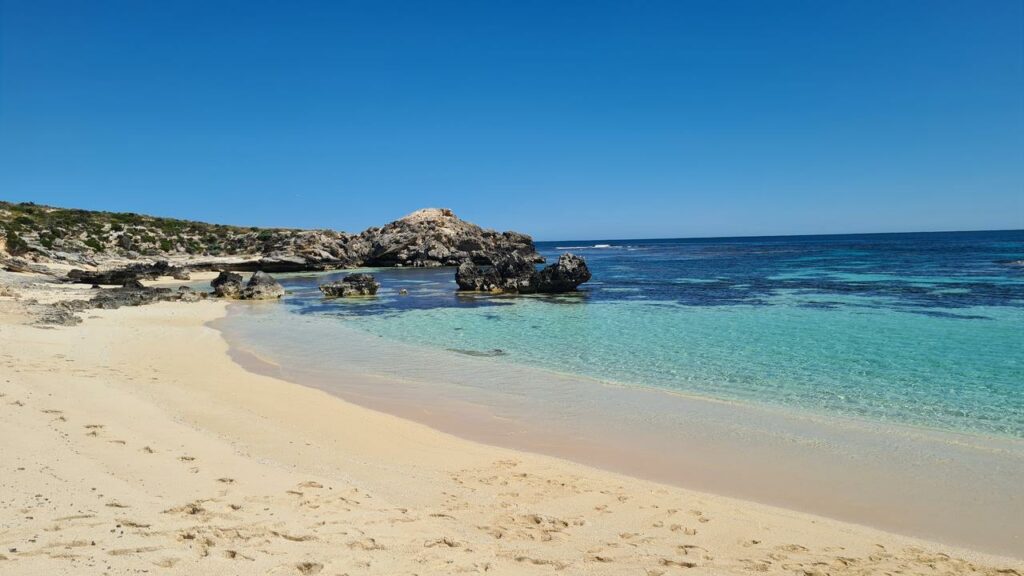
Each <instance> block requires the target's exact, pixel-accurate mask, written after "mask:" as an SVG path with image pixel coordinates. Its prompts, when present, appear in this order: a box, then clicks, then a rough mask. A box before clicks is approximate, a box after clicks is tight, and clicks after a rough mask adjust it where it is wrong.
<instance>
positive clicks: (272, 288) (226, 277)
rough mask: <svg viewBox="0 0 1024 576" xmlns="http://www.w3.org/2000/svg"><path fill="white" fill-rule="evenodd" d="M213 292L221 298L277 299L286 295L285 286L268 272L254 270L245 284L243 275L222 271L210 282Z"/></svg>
mask: <svg viewBox="0 0 1024 576" xmlns="http://www.w3.org/2000/svg"><path fill="white" fill-rule="evenodd" d="M210 286H212V287H213V293H214V294H215V295H216V296H219V297H221V298H232V299H235V300H277V299H278V298H280V297H281V296H284V287H282V286H281V284H279V283H278V281H277V280H274V278H273V276H271V275H270V274H267V273H266V272H262V271H257V272H254V273H253V275H252V277H251V278H249V282H248V283H246V284H245V285H244V286H243V284H242V276H241V275H239V274H235V273H234V272H221V273H220V274H219V275H218V276H217V277H216V278H214V279H213V281H212V282H210Z"/></svg>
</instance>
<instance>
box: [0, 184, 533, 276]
mask: <svg viewBox="0 0 1024 576" xmlns="http://www.w3.org/2000/svg"><path fill="white" fill-rule="evenodd" d="M0 237H2V238H3V241H4V246H5V247H6V249H7V252H10V253H11V254H14V252H11V251H12V249H13V248H12V246H16V247H17V250H16V252H17V253H18V254H20V255H21V256H20V257H21V258H23V259H24V260H25V261H26V264H24V265H21V266H22V267H26V266H29V264H28V263H27V262H36V263H40V264H43V263H54V262H59V263H62V264H72V265H74V266H76V267H78V269H77V270H74V271H72V272H71V273H70V274H68V276H67V278H68V280H69V281H72V282H80V283H86V284H102V285H116V286H120V285H122V284H124V283H125V282H127V281H129V280H133V279H143V280H144V279H152V278H155V277H157V276H174V277H176V278H179V279H184V278H185V277H186V276H187V274H188V270H186V269H184V268H185V267H187V268H188V269H190V270H233V271H238V272H255V271H263V272H271V273H273V272H300V271H310V270H331V269H343V268H355V267H358V266H457V265H458V264H459V263H460V262H463V261H465V260H470V261H472V262H475V263H477V264H492V255H497V256H504V255H508V254H513V253H515V254H519V255H520V256H522V257H523V258H525V259H526V260H529V261H531V262H543V259H542V258H541V257H540V256H539V255H538V254H537V251H536V249H535V247H534V244H533V240H532V239H531V238H530V237H529V236H527V235H525V234H520V233H517V232H497V231H494V230H488V229H485V228H481V227H480V226H477V225H476V224H472V223H469V222H466V221H464V220H461V219H460V218H458V217H457V216H456V215H455V214H454V213H453V212H452V211H451V210H448V209H446V208H426V209H423V210H418V211H416V212H413V213H412V214H409V215H408V216H405V217H404V218H401V219H399V220H396V221H394V222H392V223H390V224H387V225H386V226H384V227H382V228H369V229H367V230H365V231H363V232H362V233H360V234H348V233H345V232H339V231H334V230H294V229H284V228H243V227H238V226H222V225H216V224H205V223H202V222H191V221H187V220H175V219H169V218H154V217H151V216H142V215H138V214H118V213H109V212H90V211H86V210H69V209H62V208H53V207H49V206H37V205H34V204H10V203H5V202H0ZM0 257H3V261H0V264H2V265H3V266H4V267H8V268H10V267H13V266H14V265H15V264H14V263H12V264H5V263H4V262H6V261H7V260H12V259H11V258H7V257H6V256H4V255H3V254H0Z"/></svg>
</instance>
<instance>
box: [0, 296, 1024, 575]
mask: <svg viewBox="0 0 1024 576" xmlns="http://www.w3.org/2000/svg"><path fill="white" fill-rule="evenodd" d="M5 300H7V301H8V305H6V306H5V305H3V304H4V303H3V302H0V574H4V575H7V574H12V575H32V574H40V575H44V574H45V575H53V574H129V573H131V574H135V573H150V574H217V575H220V574H295V575H310V574H325V575H327V574H330V575H335V574H455V573H467V572H468V573H484V572H486V573H490V574H556V573H561V574H640V575H659V574H665V575H670V574H683V573H686V574H752V573H768V574H882V573H902V574H979V573H980V574H993V575H995V574H1011V575H1013V574H1016V575H1019V574H1022V573H1024V562H1021V561H1019V560H1011V559H1006V558H997V557H992V556H986V555H982V554H974V553H971V552H968V551H964V550H956V549H951V548H949V547H946V546H942V545H938V544H931V543H926V542H921V541H915V540H911V539H907V538H903V537H899V536H895V535H892V534H887V533H883V532H879V531H875V530H872V529H868V528H864V527H859V526H854V525H850V524H843V523H840V522H836V521H832V520H828V519H823V518H818V517H814V516H809V515H806V514H801V513H796V512H791V511H787V510H784V509H779V508H771V507H767V506H762V505H758V504H753V503H749V502H744V501H739V500H733V499H728V498H724V497H719V496H714V495H710V494H703V493H697V492H692V491H686V490H682V489H678V488H673V487H668V486H663V485H659V484H655V483H651V482H647V481H642V480H636V479H632V478H628V477H625V476H620V475H615V474H612V473H608V472H604V471H600V470H597V469H593V468H587V467H584V466H580V465H576V464H572V463H569V462H566V461H562V460H557V459H553V458H547V457H542V456H536V455H532V454H526V453H520V452H514V451H510V450H504V449H499V448H493V447H490V446H485V445H481V444H475V443H472V442H469V441H465V440H461V439H458V438H455V437H452V436H448V435H445V434H442V433H440V432H436V431H434V430H431V429H429V428H427V427H424V426H422V425H419V424H415V423H411V422H408V421H405V420H401V419H398V418H396V417H393V416H389V415H385V414H381V413H377V412H373V411H371V410H368V409H365V408H361V407H357V406H354V405H352V404H349V403H346V402H344V401H342V400H339V399H337V398H335V397H332V396H329V395H327V394H325V393H323V392H320V391H317V390H313V389H309V388H305V387H302V386H298V385H295V384H291V383H287V382H283V381H280V380H276V379H273V378H269V377H264V376H257V375H254V374H251V373H249V372H246V371H245V370H244V369H242V368H241V367H239V366H238V365H236V364H234V363H233V362H232V361H231V360H230V359H229V357H228V355H227V344H226V343H225V341H224V340H223V339H222V338H221V336H220V334H219V333H218V332H217V331H215V330H213V329H211V328H208V327H205V326H204V323H205V322H207V321H209V320H212V319H214V318H217V317H219V316H221V315H223V313H224V308H225V305H224V304H223V303H220V302H202V303H198V304H181V303H165V304H159V305H153V306H147V307H141V308H128V309H120V310H113V311H89V312H86V313H85V314H84V315H85V316H86V317H87V318H88V319H87V320H86V322H85V323H84V324H83V325H80V326H77V327H73V328H60V329H48V330H47V329H40V328H36V327H32V326H27V325H24V324H19V323H18V322H20V321H22V320H24V318H23V317H22V316H19V315H18V314H17V313H16V310H15V308H13V307H12V306H11V305H9V301H10V299H9V298H8V299H5ZM941 505H942V503H941V502H936V506H941Z"/></svg>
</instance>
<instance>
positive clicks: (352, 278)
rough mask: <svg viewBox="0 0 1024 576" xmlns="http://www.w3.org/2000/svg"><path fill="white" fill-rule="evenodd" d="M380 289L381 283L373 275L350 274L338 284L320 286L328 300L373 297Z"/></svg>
mask: <svg viewBox="0 0 1024 576" xmlns="http://www.w3.org/2000/svg"><path fill="white" fill-rule="evenodd" d="M378 288H380V283H379V282H377V280H375V279H374V277H373V276H372V275H371V274H349V275H348V276H345V277H344V278H342V279H341V280H340V281H338V282H331V283H330V284H321V285H320V291H321V292H323V293H324V296H327V297H328V298H344V297H348V296H373V295H374V294H376V293H377V289H378Z"/></svg>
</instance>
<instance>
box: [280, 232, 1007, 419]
mask: <svg viewBox="0 0 1024 576" xmlns="http://www.w3.org/2000/svg"><path fill="white" fill-rule="evenodd" d="M594 245H607V246H609V247H608V248H582V247H583V246H594ZM558 247H572V248H573V249H574V250H575V251H577V252H579V253H580V254H583V255H584V256H585V257H587V258H588V262H589V264H590V266H591V268H592V270H593V273H594V280H593V281H592V282H591V283H589V284H587V285H585V290H584V291H583V292H582V293H581V294H578V295H571V296H562V297H530V298H507V297H479V296H460V295H457V294H455V293H454V284H453V274H452V271H451V270H449V269H434V270H386V271H378V272H377V273H378V277H379V279H380V280H381V282H382V284H383V285H384V287H383V289H382V291H381V294H380V296H379V297H378V298H376V299H373V300H368V301H358V302H352V301H329V300H326V301H325V300H323V299H321V298H320V293H319V292H318V291H317V290H316V284H317V283H318V282H320V281H322V279H321V278H311V279H303V278H294V279H289V280H288V281H287V283H286V286H287V287H288V288H289V289H290V290H292V291H293V297H291V298H289V300H288V304H289V305H290V306H291V307H292V309H293V311H294V312H295V313H297V314H312V315H321V316H331V317H334V318H337V319H338V320H339V321H343V322H344V323H345V325H346V326H349V327H353V328H357V329H360V330H365V331H367V332H370V333H373V334H377V335H380V336H385V337H387V338H390V339H395V340H401V341H404V342H409V343H415V344H424V345H429V346H437V347H439V348H445V349H450V350H459V351H464V352H465V353H468V354H485V353H490V352H492V351H494V350H500V351H501V353H500V354H495V356H499V357H500V361H503V362H510V363H517V364H525V365H531V366H540V367H545V368H550V369H555V370H559V371H564V372H569V373H573V374H580V375H585V376H589V377H594V378H598V379H602V380H609V381H613V382H619V383H626V384H634V385H642V386H655V387H660V388H665V389H668V390H673V391H680V392H686V393H693V394H700V395H706V396H709V397H713V398H721V399H733V400H744V401H751V402H758V403H769V404H775V405H780V406H785V407H790V408H796V409H802V410H808V411H812V412H819V413H823V414H840V415H846V416H855V417H864V418H869V419H875V420H879V421H886V422H899V423H905V424H913V425H918V426H925V427H934V428H939V429H946V430H955V431H967V432H979V433H985V434H997V435H1006V436H1014V437H1018V438H1024V266H1020V265H1013V264H1009V263H1008V262H1012V261H1015V260H1020V259H1021V258H1024V232H987V233H954V234H906V235H861V236H834V237H800V238H764V239H732V240H719V241H712V240H690V241H685V240H670V241H650V240H648V241H618V242H614V241H588V242H586V243H577V242H573V243H550V244H542V245H541V246H540V248H541V250H542V252H543V253H544V254H545V255H546V256H548V257H549V259H551V258H552V257H553V256H555V255H556V254H557V253H558V252H560V251H561V250H559V249H558ZM402 288H404V289H407V290H408V292H409V294H408V296H399V295H398V290H399V289H402Z"/></svg>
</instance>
